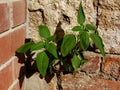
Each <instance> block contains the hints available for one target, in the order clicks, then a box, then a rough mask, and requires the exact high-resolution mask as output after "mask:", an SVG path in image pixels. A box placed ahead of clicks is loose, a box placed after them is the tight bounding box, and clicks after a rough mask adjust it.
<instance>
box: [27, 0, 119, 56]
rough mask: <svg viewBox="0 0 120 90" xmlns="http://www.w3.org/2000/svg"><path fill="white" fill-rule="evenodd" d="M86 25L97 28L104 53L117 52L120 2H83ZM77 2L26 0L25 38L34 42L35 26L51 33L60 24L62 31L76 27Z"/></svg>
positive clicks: (36, 37) (112, 0)
mask: <svg viewBox="0 0 120 90" xmlns="http://www.w3.org/2000/svg"><path fill="white" fill-rule="evenodd" d="M82 2H83V8H84V12H85V15H86V17H87V23H92V24H94V25H96V27H98V31H99V33H100V35H101V37H102V39H103V41H104V45H105V50H106V52H107V53H117V54H119V53H120V3H119V0H106V1H104V0H83V1H82ZM79 3H80V0H30V2H29V11H30V33H29V37H30V38H33V39H34V40H38V39H39V38H38V37H39V36H38V34H37V32H36V30H37V26H38V25H39V24H46V25H47V26H48V27H49V28H50V30H51V32H54V31H55V28H56V26H57V23H58V22H59V21H61V22H62V28H63V29H64V30H65V31H68V32H69V31H71V28H72V27H73V26H75V25H77V20H76V19H77V11H78V7H79Z"/></svg>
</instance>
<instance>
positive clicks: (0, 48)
mask: <svg viewBox="0 0 120 90" xmlns="http://www.w3.org/2000/svg"><path fill="white" fill-rule="evenodd" d="M10 57H11V35H10V34H7V35H4V36H3V37H0V64H2V63H4V62H5V61H7V60H8V59H9V58H10Z"/></svg>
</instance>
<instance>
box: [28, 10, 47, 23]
mask: <svg viewBox="0 0 120 90" xmlns="http://www.w3.org/2000/svg"><path fill="white" fill-rule="evenodd" d="M28 11H29V12H37V11H39V12H41V14H42V19H43V21H42V22H43V23H44V24H46V23H45V19H46V18H45V15H44V10H42V9H37V10H30V9H28Z"/></svg>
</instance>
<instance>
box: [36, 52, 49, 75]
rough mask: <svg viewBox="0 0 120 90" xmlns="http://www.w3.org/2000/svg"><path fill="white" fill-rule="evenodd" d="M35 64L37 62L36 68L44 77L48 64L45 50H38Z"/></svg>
mask: <svg viewBox="0 0 120 90" xmlns="http://www.w3.org/2000/svg"><path fill="white" fill-rule="evenodd" d="M36 64H37V68H38V70H39V72H40V74H41V75H42V76H43V77H45V75H46V72H47V68H48V64H49V58H48V56H47V54H46V53H45V52H40V53H38V54H37V57H36Z"/></svg>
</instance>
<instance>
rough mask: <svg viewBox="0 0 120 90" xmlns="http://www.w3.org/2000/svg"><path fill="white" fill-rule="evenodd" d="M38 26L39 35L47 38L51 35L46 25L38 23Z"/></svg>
mask: <svg viewBox="0 0 120 90" xmlns="http://www.w3.org/2000/svg"><path fill="white" fill-rule="evenodd" d="M38 28H39V30H38V31H39V35H40V36H41V37H43V38H45V39H46V38H48V37H50V36H51V35H50V30H49V28H48V27H47V26H45V25H40V26H38Z"/></svg>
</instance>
